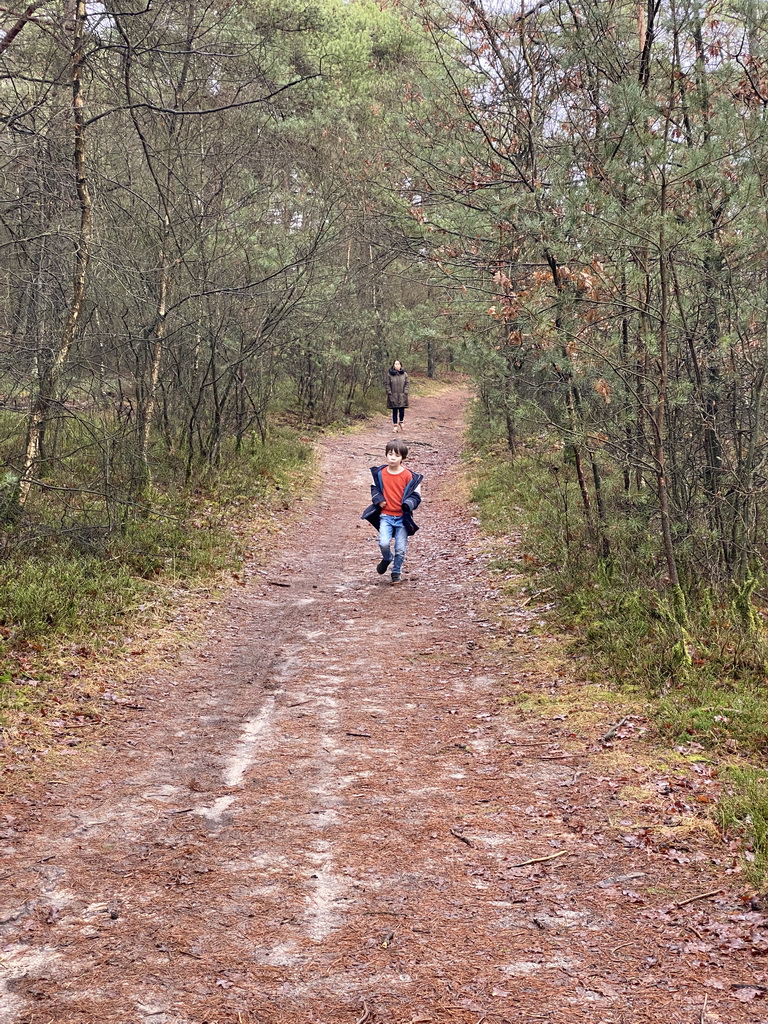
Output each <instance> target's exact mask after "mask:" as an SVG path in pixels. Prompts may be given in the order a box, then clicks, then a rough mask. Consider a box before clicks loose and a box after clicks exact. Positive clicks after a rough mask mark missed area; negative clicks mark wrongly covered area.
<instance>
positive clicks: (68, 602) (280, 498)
mask: <svg viewBox="0 0 768 1024" xmlns="http://www.w3.org/2000/svg"><path fill="white" fill-rule="evenodd" d="M312 451H313V449H312V447H311V446H310V445H309V444H308V443H307V442H306V440H305V439H302V438H301V436H300V435H299V434H298V433H297V432H296V431H294V430H289V429H283V430H281V431H277V432H275V433H274V434H273V435H271V436H270V437H269V438H268V440H267V443H266V444H263V443H261V442H260V441H259V440H258V439H256V438H253V439H250V440H249V442H248V444H246V445H240V446H239V449H238V448H236V447H235V446H234V444H232V445H231V446H229V447H228V448H227V449H226V450H225V451H224V452H223V453H222V459H221V465H220V467H219V468H213V467H210V466H207V467H200V468H199V469H197V471H196V472H195V474H194V476H193V481H194V482H193V483H192V484H191V485H189V486H187V487H184V486H182V485H181V484H180V483H179V482H178V481H177V480H174V478H173V475H172V473H171V468H170V467H169V466H165V467H159V472H157V473H156V474H155V478H154V485H153V488H152V489H151V491H149V492H147V493H146V494H144V495H142V499H141V501H140V502H135V503H132V502H130V501H128V500H126V501H125V502H124V503H120V502H118V501H116V500H115V498H114V495H111V496H109V500H107V499H106V498H103V499H102V500H96V499H94V498H93V497H89V496H88V495H85V496H83V494H77V493H76V492H75V491H74V490H63V489H62V490H59V489H58V488H57V487H55V486H48V487H46V488H44V489H41V490H40V491H39V492H35V493H34V496H33V498H32V499H31V500H30V503H29V506H28V508H26V509H25V510H24V515H23V518H20V519H17V520H16V521H14V522H11V523H8V522H6V524H5V526H4V529H3V537H2V540H3V557H1V558H0V727H2V726H3V724H7V715H6V714H5V713H6V712H8V711H9V710H11V709H17V710H18V709H24V708H25V707H31V706H32V705H33V704H34V703H35V702H37V703H39V702H40V701H42V700H44V699H45V695H44V692H43V691H42V690H40V689H37V690H31V691H30V690H28V689H27V688H26V687H25V684H24V679H25V677H26V676H27V675H28V674H29V671H30V670H29V664H30V661H34V660H35V658H36V657H37V656H38V655H40V656H41V657H42V655H43V653H44V652H46V651H50V649H51V648H52V647H55V646H56V644H58V643H63V642H64V641H65V640H66V642H67V643H69V644H77V643H78V642H81V641H85V640H89V641H90V640H93V638H94V636H96V637H98V636H99V635H102V636H107V635H110V634H114V633H115V632H116V631H118V632H119V631H120V630H121V629H125V630H128V629H129V628H130V622H131V620H132V618H134V617H136V616H137V615H140V614H142V609H144V608H146V607H147V604H148V603H149V602H151V601H152V600H153V599H155V598H156V597H158V595H160V597H161V599H162V595H165V594H167V593H168V591H169V588H176V589H178V588H182V589H183V588H186V587H192V586H197V585H201V584H204V583H205V582H207V581H211V580H213V579H214V578H216V577H217V576H220V574H222V573H224V572H225V571H233V570H235V569H236V568H238V567H239V566H240V565H241V563H242V560H243V558H244V555H245V553H246V551H247V550H248V548H249V544H250V541H251V539H252V534H253V532H254V531H257V530H258V529H259V528H260V527H265V528H269V527H270V526H272V527H273V526H274V523H273V520H274V518H275V517H280V516H281V515H282V514H284V513H285V511H286V510H287V509H288V508H289V507H290V506H291V504H292V501H293V496H294V492H295V490H296V488H297V487H298V486H301V485H303V484H305V483H306V480H307V476H308V473H309V470H310V466H311V460H312ZM81 458H82V456H81ZM82 468H83V467H81V469H82ZM65 470H68V471H69V472H70V473H72V472H73V471H72V467H71V466H69V467H66V466H62V467H61V469H60V472H61V473H64V472H65ZM81 479H82V477H81ZM50 482H51V481H49V483H50ZM53 482H54V483H55V482H56V481H55V478H54V479H53ZM38 660H40V659H38ZM20 664H23V665H24V666H25V668H24V671H20V668H19V666H20Z"/></svg>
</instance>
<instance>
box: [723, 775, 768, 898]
mask: <svg viewBox="0 0 768 1024" xmlns="http://www.w3.org/2000/svg"><path fill="white" fill-rule="evenodd" d="M723 779H724V783H725V786H726V790H727V792H726V795H725V796H723V797H722V798H721V799H720V801H719V802H718V805H717V808H716V810H715V812H714V818H715V821H716V823H717V825H718V826H719V828H720V830H721V831H722V832H723V833H725V834H726V835H727V836H731V837H733V838H736V839H738V840H739V841H740V842H741V843H742V845H743V847H744V850H745V853H744V861H745V873H746V876H747V879H748V880H749V882H751V884H752V885H754V886H755V888H757V889H761V888H764V887H765V879H766V877H768V771H766V770H765V769H764V768H757V767H730V768H728V769H726V771H725V772H724V773H723Z"/></svg>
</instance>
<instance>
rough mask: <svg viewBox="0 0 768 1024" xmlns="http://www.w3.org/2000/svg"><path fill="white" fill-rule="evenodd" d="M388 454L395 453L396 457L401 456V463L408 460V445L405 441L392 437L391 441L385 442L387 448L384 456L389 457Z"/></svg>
mask: <svg viewBox="0 0 768 1024" xmlns="http://www.w3.org/2000/svg"><path fill="white" fill-rule="evenodd" d="M390 452H397V454H398V455H402V457H403V461H405V460H406V459H407V458H408V445H407V444H406V443H405V441H401V440H400V438H398V437H393V438H392V440H391V441H387V447H386V448H385V449H384V454H385V455H389V453H390Z"/></svg>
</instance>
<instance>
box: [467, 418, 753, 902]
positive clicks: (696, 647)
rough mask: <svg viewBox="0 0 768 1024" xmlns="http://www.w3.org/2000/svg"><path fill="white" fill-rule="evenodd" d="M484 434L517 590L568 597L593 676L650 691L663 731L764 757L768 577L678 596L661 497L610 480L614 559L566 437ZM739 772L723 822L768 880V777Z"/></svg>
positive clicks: (567, 619)
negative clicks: (665, 562)
mask: <svg viewBox="0 0 768 1024" xmlns="http://www.w3.org/2000/svg"><path fill="white" fill-rule="evenodd" d="M471 443H472V449H473V452H474V458H475V467H474V477H475V486H474V491H473V500H474V501H475V502H476V504H477V506H478V509H479V511H480V515H481V521H482V523H483V527H484V529H485V530H486V532H488V533H490V534H494V535H496V536H497V537H499V538H501V539H502V540H503V538H504V537H507V536H509V537H510V544H509V549H508V552H506V553H505V551H504V546H503V544H502V545H501V551H498V550H497V556H496V567H497V569H499V570H500V575H501V576H502V578H510V570H513V576H512V577H511V578H512V579H513V581H514V582H513V584H512V585H513V586H515V587H518V586H519V583H520V576H523V577H526V576H527V577H528V578H529V588H528V589H530V590H531V591H532V592H536V591H542V590H547V593H548V598H554V597H556V600H555V601H554V609H555V611H554V613H553V614H555V615H556V616H557V617H558V619H559V626H560V628H561V629H562V630H564V631H565V632H566V633H568V634H570V636H571V637H572V643H573V646H574V649H575V650H576V651H577V652H580V653H581V654H582V655H584V656H585V657H584V663H585V664H586V666H587V667H586V669H585V671H586V672H587V674H588V676H589V677H591V679H592V680H593V681H599V682H601V683H603V684H608V685H609V686H611V687H613V688H615V689H617V690H620V691H623V692H625V693H628V694H631V695H632V697H633V698H636V697H637V696H638V695H640V696H641V697H642V698H643V699H644V701H645V702H646V704H647V707H648V712H649V716H650V719H651V721H652V722H653V723H654V724H655V736H656V738H658V739H661V740H662V741H664V742H666V743H668V744H669V745H670V746H679V745H681V744H698V745H699V746H700V747H701V748H703V750H704V751H709V752H710V756H711V757H712V758H713V759H717V760H718V762H720V763H727V762H728V761H729V760H730V761H735V760H737V759H738V761H739V762H740V763H741V762H746V763H749V762H750V760H753V761H754V760H756V759H757V758H759V757H760V756H761V755H762V754H763V752H764V751H765V749H766V747H767V746H768V692H766V688H765V678H766V675H767V674H768V642H767V641H766V635H765V629H764V626H763V618H762V611H761V610H760V609H758V608H757V607H756V606H755V602H754V597H753V594H754V591H755V590H756V589H757V583H758V581H757V579H755V578H753V577H750V578H749V579H748V580H747V581H746V582H745V583H744V584H742V585H741V586H739V587H736V586H733V585H732V586H730V587H728V586H723V587H721V588H716V587H713V586H706V585H705V584H704V583H702V582H701V581H700V580H699V579H697V578H696V575H695V573H694V572H690V574H689V578H688V579H687V580H686V579H685V578H683V582H682V584H681V588H680V590H679V592H678V593H675V592H674V591H673V590H672V588H666V589H665V588H664V587H663V586H662V585H661V584H660V583H659V580H660V579H663V567H662V566H661V564H660V561H659V549H660V542H659V540H658V528H657V525H656V524H654V522H653V520H652V515H653V513H652V508H651V503H650V501H649V502H648V507H647V508H644V506H643V503H642V501H638V502H633V505H632V509H631V510H630V509H629V508H628V507H627V508H622V505H621V503H622V493H621V487H620V484H621V481H610V480H608V483H607V487H606V503H607V506H608V509H609V511H610V513H611V514H610V515H609V516H607V517H606V532H607V537H608V541H609V544H610V553H611V554H610V558H606V557H601V556H600V555H599V553H598V551H597V550H596V547H597V546H596V545H595V543H594V542H593V540H591V539H590V537H589V536H588V533H587V530H586V528H585V525H584V521H583V516H581V514H580V495H579V489H578V482H577V480H576V477H575V472H574V470H573V467H572V466H570V465H569V463H568V459H567V457H566V456H565V453H564V451H563V450H562V446H560V445H557V444H552V443H551V439H549V438H546V437H544V436H542V438H540V440H539V442H538V443H537V444H536V445H535V446H530V447H528V448H527V449H526V450H519V451H518V452H517V454H516V457H515V458H514V459H513V458H512V456H511V453H510V452H509V450H508V448H506V446H504V445H502V444H499V443H498V442H490V443H489V438H488V437H487V436H482V435H479V433H478V430H477V427H475V430H474V433H473V435H471ZM611 486H613V487H614V488H615V489H614V490H612V489H611ZM513 538H514V543H513ZM518 538H522V542H521V543H518V542H517V539H518ZM681 564H682V565H683V566H685V551H684V550H682V551H681ZM727 776H728V777H727V792H728V795H727V796H726V797H724V798H723V801H722V802H721V803H720V804H719V805H718V809H717V815H718V820H719V823H720V825H721V827H722V828H726V827H727V829H728V830H729V831H732V832H737V833H738V834H739V835H740V836H742V837H743V841H744V843H746V844H747V847H748V848H749V849H748V853H749V863H748V877H749V879H750V880H751V881H752V882H753V883H754V884H755V885H756V886H763V887H765V886H766V884H767V883H768V773H764V772H762V770H761V769H751V768H741V769H735V768H734V769H732V770H730V769H729V770H728V772H727Z"/></svg>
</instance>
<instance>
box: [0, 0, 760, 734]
mask: <svg viewBox="0 0 768 1024" xmlns="http://www.w3.org/2000/svg"><path fill="white" fill-rule="evenodd" d="M2 25H3V30H2V38H0V69H1V72H2V138H3V144H2V154H1V156H0V159H2V180H3V185H4V187H3V189H2V193H0V210H1V211H2V216H1V217H0V287H1V288H2V305H1V306H0V318H1V320H0V331H1V332H2V339H1V340H0V399H1V403H2V404H1V407H0V424H2V433H1V434H0V452H1V453H2V459H3V468H2V476H1V478H0V516H1V518H2V523H1V526H0V584H1V585H2V589H1V591H0V616H1V617H2V623H3V626H2V629H3V640H2V644H3V648H4V657H10V656H11V654H12V653H13V652H14V651H18V650H19V649H20V646H23V645H24V644H25V643H34V642H36V641H39V640H40V638H41V637H43V636H46V637H48V636H50V635H51V632H52V631H53V632H57V631H58V632H60V633H62V634H66V633H67V631H71V630H73V629H75V627H76V626H77V625H78V624H79V625H83V623H85V625H86V626H88V628H90V627H96V626H98V624H99V623H100V622H102V621H104V622H107V621H113V620H114V617H115V615H116V614H129V613H130V612H131V609H133V608H135V607H136V606H137V605H139V604H140V603H141V601H143V600H144V599H145V597H146V587H147V586H148V585H149V584H150V583H151V582H152V581H153V580H158V579H166V580H167V579H169V578H171V579H172V580H173V581H175V582H178V581H179V580H182V581H183V580H184V579H188V578H196V575H199V574H200V573H203V574H204V573H205V572H210V571H216V570H217V569H220V568H221V567H222V566H223V565H226V564H229V560H231V558H232V557H233V553H232V552H233V543H232V534H231V533H228V532H227V523H229V522H231V521H232V520H233V518H234V519H237V517H238V516H240V517H241V518H242V517H243V516H245V514H246V509H248V508H249V507H250V505H251V501H252V498H253V496H254V495H261V497H262V498H265V499H266V498H268V499H269V500H271V501H273V502H277V504H278V505H279V504H280V502H281V501H290V498H289V497H288V495H289V494H290V488H291V480H292V479H297V478H298V477H300V476H301V474H302V473H304V472H306V471H307V463H308V461H309V459H310V446H309V445H308V444H307V438H308V436H311V435H312V432H313V431H316V430H319V429H324V428H332V427H334V426H339V425H342V424H344V423H350V422H354V421H355V420H356V419H358V418H361V417H364V416H365V415H366V413H367V412H368V411H369V410H370V408H372V403H373V402H375V401H378V396H379V392H380V390H381V381H382V377H383V374H384V373H385V372H386V368H387V366H388V365H389V364H390V363H391V361H392V360H393V359H394V358H401V359H403V360H405V361H406V363H407V365H408V367H409V368H412V369H413V370H414V371H417V373H419V374H421V375H422V377H423V379H424V380H426V381H429V380H431V379H440V378H441V376H445V375H456V374H466V375H467V376H468V378H469V379H470V380H471V381H472V386H473V388H474V391H475V394H476V401H475V406H474V411H473V419H472V427H471V431H470V438H469V443H470V446H471V447H472V450H473V451H474V452H475V455H476V458H477V460H478V461H479V463H480V464H482V467H483V468H482V469H481V470H480V471H479V473H480V479H479V482H478V487H477V495H476V496H477V500H478V501H479V503H480V505H481V507H483V508H485V509H486V512H487V514H488V516H489V517H490V521H491V528H492V529H496V530H498V531H503V530H505V529H507V528H508V527H509V524H510V523H511V522H513V521H517V520H519V519H520V517H522V518H523V520H525V522H526V523H527V524H528V526H527V536H528V544H529V545H530V550H531V551H532V552H533V554H532V555H531V558H530V562H531V564H532V565H533V566H535V567H536V568H535V571H537V572H539V574H540V576H541V578H542V580H544V581H546V582H547V583H549V585H551V586H553V587H556V588H557V592H558V593H559V595H560V596H561V598H562V600H563V602H564V605H563V607H564V609H565V611H566V614H567V618H568V620H569V621H570V622H571V624H572V625H573V627H574V628H575V629H577V630H578V631H580V639H581V642H582V643H584V644H586V646H587V647H588V649H589V650H590V652H591V655H592V656H593V657H594V658H595V659H596V660H597V662H598V663H600V660H601V659H602V663H603V664H605V663H610V664H611V666H612V670H613V673H614V675H615V676H616V678H617V680H618V681H620V682H621V681H623V682H625V683H627V684H628V685H630V686H638V685H639V686H642V687H644V688H645V689H646V690H647V691H648V692H649V693H650V694H652V695H653V696H654V697H655V698H658V699H660V700H661V702H662V708H664V707H665V706H666V711H662V720H664V716H665V715H666V720H665V724H666V727H667V728H671V729H673V731H674V732H675V735H678V734H685V735H687V736H689V737H690V736H696V737H698V738H699V739H703V740H704V741H705V742H708V743H715V744H717V743H723V742H737V743H738V744H740V745H742V746H743V747H745V748H747V749H752V750H761V749H764V743H765V740H766V738H767V737H768V701H766V699H765V698H764V696H763V692H762V691H763V688H764V677H765V669H766V649H765V643H764V632H765V629H764V607H765V596H766V594H765V585H766V577H765V559H766V554H767V553H768V545H767V541H766V525H767V524H768V486H767V485H768V469H767V468H766V460H767V459H768V430H767V428H768V394H767V389H768V261H767V260H766V252H767V249H768V221H767V219H766V215H767V213H768V159H766V157H767V156H768V122H767V118H768V8H766V6H765V5H763V4H761V3H759V2H758V0H715V2H713V3H709V4H706V5H705V4H701V3H697V2H695V0H647V2H641V0H632V2H629V0H583V2H580V3H578V4H575V3H572V2H571V0H539V2H531V3H530V4H526V3H524V2H523V3H517V2H516V3H513V4H498V3H495V4H491V3H483V2H481V0H455V2H438V0H420V2H415V0H413V2H400V0H389V2H386V0H381V2H373V0H355V2H352V3H348V2H342V0H286V2H281V3H280V4H277V3H272V2H269V0H262V2H256V0H237V2H236V0H218V2H213V0H210V2H209V0H195V2H188V0H118V2H112V0H103V2H102V0H59V2H56V0H50V2H45V0H38V2H31V3H28V4H26V5H25V4H16V5H14V4H11V5H7V6H6V7H4V8H3V12H2ZM235 547H236V545H235ZM235 553H236V552H235ZM531 571H534V569H533V568H532V569H531ZM553 581H554V582H553ZM12 675H13V673H12V671H11V670H10V669H9V671H8V673H7V674H6V676H4V678H5V679H6V685H8V686H10V682H9V681H10V679H11V676H12ZM13 699H16V698H12V697H8V701H12V700H13ZM664 701H666V705H664ZM734 708H735V711H734ZM723 709H725V711H724V710H723Z"/></svg>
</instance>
